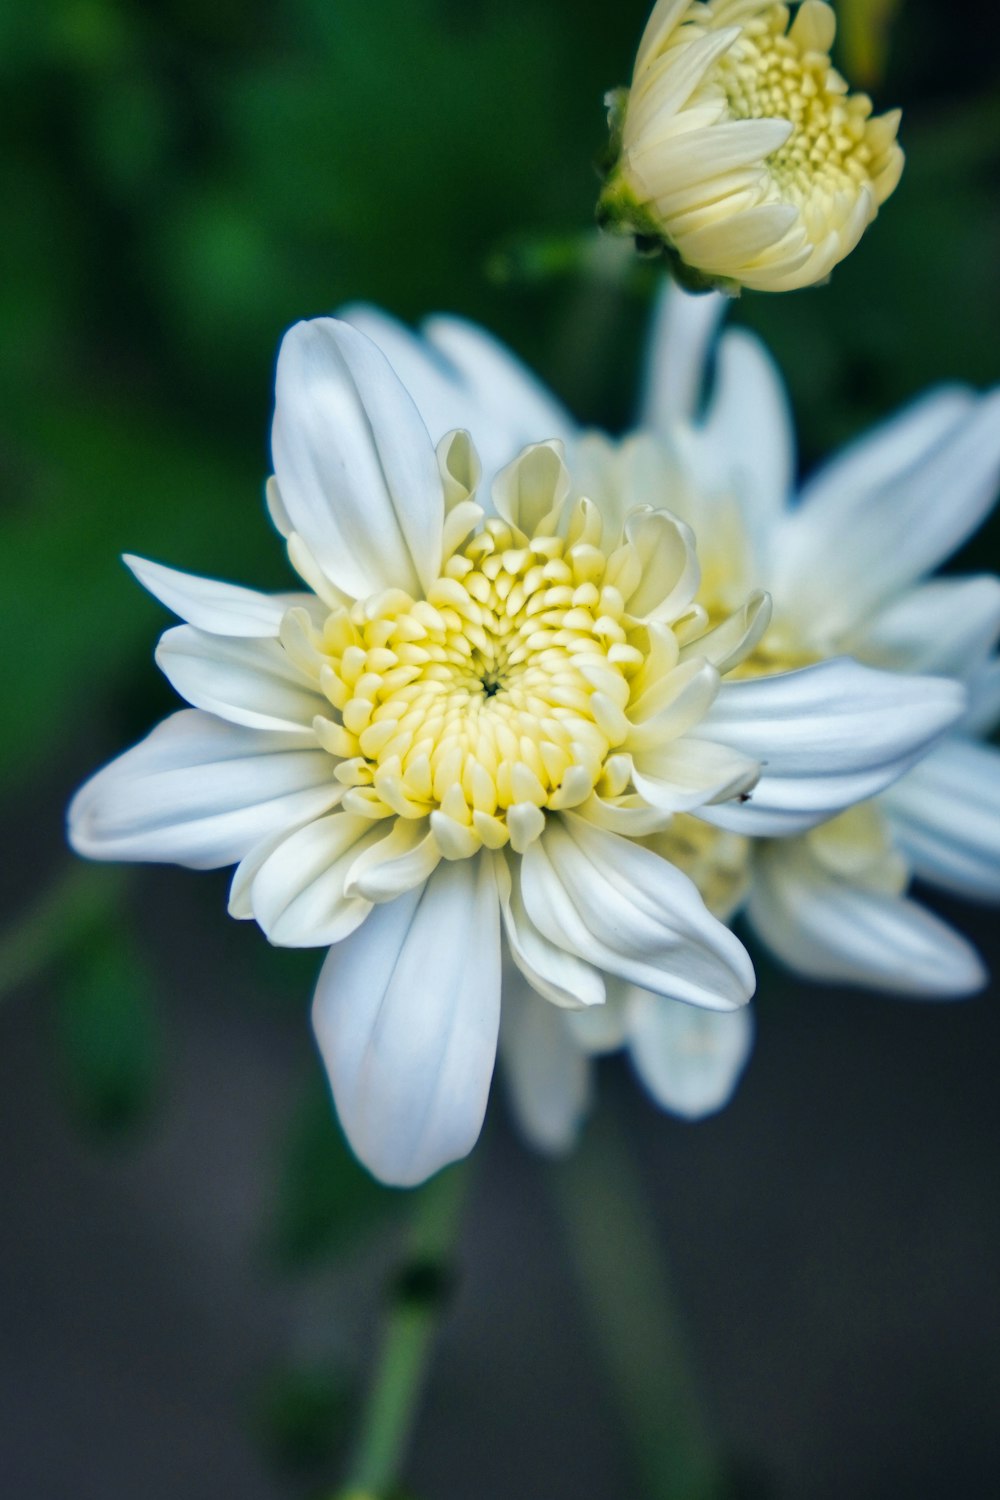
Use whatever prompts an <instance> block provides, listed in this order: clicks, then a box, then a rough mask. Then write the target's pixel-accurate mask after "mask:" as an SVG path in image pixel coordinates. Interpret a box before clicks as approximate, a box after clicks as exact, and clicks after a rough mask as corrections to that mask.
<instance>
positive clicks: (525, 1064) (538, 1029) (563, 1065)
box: [500, 971, 591, 1156]
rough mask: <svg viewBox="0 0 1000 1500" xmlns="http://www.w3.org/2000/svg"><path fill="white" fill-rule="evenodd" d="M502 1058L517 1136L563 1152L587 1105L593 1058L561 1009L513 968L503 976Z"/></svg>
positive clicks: (556, 1153) (572, 1140)
mask: <svg viewBox="0 0 1000 1500" xmlns="http://www.w3.org/2000/svg"><path fill="white" fill-rule="evenodd" d="M500 1057H501V1060H502V1062H503V1079H504V1084H505V1086H506V1092H507V1098H508V1102H509V1104H510V1109H511V1113H512V1114H513V1116H514V1119H515V1120H516V1122H517V1125H518V1128H519V1129H520V1131H521V1134H522V1135H523V1136H524V1137H525V1139H526V1140H527V1141H528V1143H529V1144H530V1145H532V1146H534V1147H535V1149H536V1150H537V1151H544V1152H545V1153H546V1155H548V1156H563V1155H565V1153H566V1152H567V1151H570V1150H571V1149H572V1148H573V1146H574V1145H575V1144H576V1139H577V1136H578V1134H579V1131H580V1124H581V1122H582V1120H583V1117H584V1115H585V1114H586V1113H587V1110H588V1108H589V1105H590V1097H591V1090H590V1082H591V1078H590V1075H591V1062H590V1059H589V1058H588V1057H587V1055H586V1053H585V1052H584V1051H583V1049H582V1048H581V1047H579V1046H577V1044H576V1042H575V1041H574V1040H573V1036H572V1034H571V1032H570V1030H569V1028H568V1027H567V1025H566V1023H565V1018H564V1013H563V1012H562V1011H560V1010H558V1009H557V1008H556V1007H555V1006H554V1005H550V1004H549V1003H548V1001H547V1000H543V999H542V997H541V995H538V994H536V993H535V991H534V990H533V989H532V988H531V987H530V985H528V984H527V983H526V982H525V980H524V979H523V978H522V977H521V975H520V974H518V973H517V972H516V971H515V973H514V974H513V975H510V974H505V975H504V981H503V1004H502V1007H501V1011H500Z"/></svg>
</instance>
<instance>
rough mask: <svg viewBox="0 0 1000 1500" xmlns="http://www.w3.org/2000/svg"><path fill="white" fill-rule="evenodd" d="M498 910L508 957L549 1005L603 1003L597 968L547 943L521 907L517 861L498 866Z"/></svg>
mask: <svg viewBox="0 0 1000 1500" xmlns="http://www.w3.org/2000/svg"><path fill="white" fill-rule="evenodd" d="M497 876H498V885H499V890H500V910H501V913H502V915H503V926H504V932H505V934H506V937H507V943H508V946H509V948H510V954H511V958H512V959H513V961H514V963H515V965H516V966H517V968H518V969H519V970H520V971H521V973H522V974H523V976H524V978H525V979H526V980H527V982H528V984H530V985H531V987H532V989H534V990H536V991H537V993H538V994H539V995H542V996H544V998H545V1000H546V1001H547V1002H548V1003H549V1004H551V1005H558V1006H564V1007H566V1008H569V1009H573V1008H575V1007H577V1006H585V1007H587V1008H588V1009H589V1008H591V1007H594V1006H603V1004H604V998H605V988H604V980H603V978H602V977H601V975H600V974H599V973H598V971H597V970H596V969H595V968H594V967H593V966H592V965H591V964H588V963H584V961H583V960H582V959H580V958H576V957H575V956H574V955H573V954H572V953H567V952H566V950H565V948H560V947H557V945H556V944H555V943H550V942H549V940H548V938H546V937H545V936H544V935H543V934H542V933H541V932H539V930H538V928H537V927H536V926H535V924H534V922H532V920H531V918H530V917H529V916H528V913H527V912H526V911H525V909H524V900H523V898H522V895H521V888H520V868H519V862H518V863H515V862H514V861H511V862H510V863H507V862H506V861H504V862H503V863H502V865H501V866H500V867H499V868H498V871H497Z"/></svg>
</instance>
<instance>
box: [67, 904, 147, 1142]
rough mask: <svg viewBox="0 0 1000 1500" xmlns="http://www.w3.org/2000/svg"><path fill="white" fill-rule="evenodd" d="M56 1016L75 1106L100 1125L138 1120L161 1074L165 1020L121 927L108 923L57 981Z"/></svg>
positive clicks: (111, 1127) (115, 1126) (108, 1127)
mask: <svg viewBox="0 0 1000 1500" xmlns="http://www.w3.org/2000/svg"><path fill="white" fill-rule="evenodd" d="M55 1019H56V1039H57V1044H58V1050H59V1055H60V1060H61V1064H62V1071H63V1076H64V1079H65V1083H66V1088H67V1094H68V1097H69V1101H70V1104H71V1107H72V1108H73V1110H74V1112H75V1113H76V1114H77V1115H78V1116H79V1117H80V1119H81V1120H82V1121H83V1122H84V1123H85V1124H87V1125H89V1126H91V1127H93V1128H95V1129H97V1130H100V1131H107V1132H117V1131H120V1130H123V1129H125V1128H126V1127H128V1126H131V1125H134V1124H135V1123H136V1122H137V1121H138V1120H139V1119H140V1118H141V1117H142V1116H143V1115H144V1114H145V1113H146V1111H147V1110H148V1109H149V1107H150V1105H151V1103H152V1099H153V1094H154V1089H155V1085H156V1082H157V1079H158V1077H159V1073H160V1067H161V1056H160V1026H159V1018H158V1016H157V1013H156V1007H155V1001H154V996H153V984H152V980H151V976H150V974H149V972H148V970H147V968H146V965H145V963H144V962H143V959H142V957H141V955H140V954H139V953H138V952H137V951H136V949H135V948H134V946H133V945H132V943H131V942H130V941H129V940H128V938H127V936H126V934H125V933H124V932H123V931H122V930H121V929H119V928H111V927H104V928H103V929H102V930H101V931H99V932H97V933H95V934H93V935H92V936H91V937H90V938H89V939H88V941H87V942H86V943H85V944H84V945H83V946H82V947H81V948H80V949H79V950H78V951H77V952H76V953H75V954H74V956H73V961H72V964H71V965H68V966H67V968H66V971H65V973H64V974H63V975H62V976H61V978H60V979H59V981H58V984H57V987H56V1012H55Z"/></svg>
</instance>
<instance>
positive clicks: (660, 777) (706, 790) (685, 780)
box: [632, 739, 760, 812]
mask: <svg viewBox="0 0 1000 1500" xmlns="http://www.w3.org/2000/svg"><path fill="white" fill-rule="evenodd" d="M759 775H760V765H759V763H758V762H757V761H755V760H751V759H750V758H749V756H746V755H741V754H740V752H739V751H737V750H731V749H730V748H729V747H728V746H727V745H717V744H714V743H713V742H712V741H711V740H699V739H681V740H674V741H673V742H672V743H671V744H667V745H663V746H660V747H659V748H657V749H654V750H646V751H644V752H642V753H641V754H638V755H635V756H633V767H632V781H633V783H634V785H635V789H636V791H637V792H638V793H639V794H640V796H641V797H643V798H644V800H645V801H646V802H648V803H649V804H650V806H651V807H656V808H659V809H660V811H661V812H687V811H689V810H690V809H691V808H693V807H703V806H704V805H705V803H707V802H720V801H723V800H724V799H726V798H728V797H738V796H739V795H740V794H741V793H743V792H747V791H749V790H750V788H751V787H752V786H754V785H755V784H756V782H757V778H758V777H759Z"/></svg>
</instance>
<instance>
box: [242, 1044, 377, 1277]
mask: <svg viewBox="0 0 1000 1500" xmlns="http://www.w3.org/2000/svg"><path fill="white" fill-rule="evenodd" d="M405 1202H406V1195H405V1194H402V1193H399V1192H393V1191H392V1190H391V1189H389V1188H385V1187H382V1186H381V1185H380V1184H379V1183H377V1182H376V1181H375V1180H374V1178H372V1177H370V1176H369V1175H368V1173H367V1172H366V1171H365V1170H364V1168H363V1167H361V1166H359V1165H358V1163H357V1161H356V1160H355V1158H354V1156H353V1155H352V1154H351V1151H350V1148H349V1147H348V1145H347V1143H346V1141H345V1140H344V1136H343V1133H342V1131H341V1129H340V1126H339V1124H338V1123H337V1119H336V1115H335V1113H334V1108H333V1103H332V1101H331V1099H330V1094H329V1090H328V1088H327V1086H326V1080H325V1078H324V1077H323V1076H322V1073H321V1070H320V1068H319V1067H318V1066H317V1068H316V1069H315V1072H314V1075H313V1076H312V1077H311V1078H310V1080H309V1083H308V1085H307V1087H306V1090H305V1092H304V1093H303V1095H302V1098H301V1099H300V1100H299V1103H298V1105H297V1107H296V1110H295V1114H294V1116H293V1119H292V1121H291V1126H290V1129H289V1132H288V1135H287V1138H286V1140H285V1143H284V1148H283V1153H282V1158H281V1162H280V1177H279V1181H278V1186H277V1202H276V1205H275V1209H274V1217H273V1221H272V1223H271V1224H270V1226H269V1227H268V1230H267V1232H266V1240H267V1243H268V1246H269V1248H270V1250H271V1252H272V1253H273V1254H274V1255H276V1256H277V1258H278V1259H279V1260H280V1261H283V1262H285V1263H286V1264H287V1265H289V1266H291V1267H296V1266H300V1265H302V1264H303V1263H305V1262H309V1261H313V1260H315V1259H317V1258H319V1257H320V1256H325V1255H331V1256H334V1255H337V1254H339V1253H341V1252H343V1251H345V1250H347V1249H349V1248H350V1247H351V1246H352V1245H354V1244H355V1243H356V1242H357V1241H358V1240H359V1239H360V1238H362V1237H363V1236H364V1235H365V1234H368V1233H370V1232H372V1231H373V1230H374V1229H375V1228H376V1227H377V1226H378V1225H380V1224H382V1223H383V1222H385V1221H386V1220H387V1219H389V1218H390V1217H391V1216H392V1215H394V1214H397V1213H399V1212H400V1210H401V1207H402V1206H404V1205H405Z"/></svg>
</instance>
